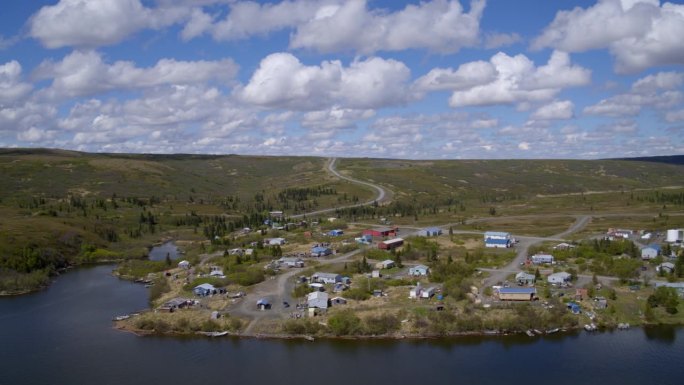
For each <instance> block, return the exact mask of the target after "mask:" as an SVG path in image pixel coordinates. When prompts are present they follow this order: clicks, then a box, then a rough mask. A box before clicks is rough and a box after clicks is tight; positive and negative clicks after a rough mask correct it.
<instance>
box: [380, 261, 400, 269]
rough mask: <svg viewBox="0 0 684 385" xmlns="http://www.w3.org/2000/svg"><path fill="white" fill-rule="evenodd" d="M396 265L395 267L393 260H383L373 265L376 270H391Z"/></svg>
mask: <svg viewBox="0 0 684 385" xmlns="http://www.w3.org/2000/svg"><path fill="white" fill-rule="evenodd" d="M396 265H397V264H396V263H395V262H394V261H393V260H391V259H385V260H384V261H382V262H378V263H376V264H375V268H376V269H391V268H393V267H394V266H396Z"/></svg>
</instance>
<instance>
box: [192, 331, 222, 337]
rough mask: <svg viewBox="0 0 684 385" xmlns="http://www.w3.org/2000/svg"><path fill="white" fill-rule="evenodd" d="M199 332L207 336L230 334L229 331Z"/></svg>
mask: <svg viewBox="0 0 684 385" xmlns="http://www.w3.org/2000/svg"><path fill="white" fill-rule="evenodd" d="M197 333H198V334H201V335H203V336H207V337H223V336H226V335H228V332H197Z"/></svg>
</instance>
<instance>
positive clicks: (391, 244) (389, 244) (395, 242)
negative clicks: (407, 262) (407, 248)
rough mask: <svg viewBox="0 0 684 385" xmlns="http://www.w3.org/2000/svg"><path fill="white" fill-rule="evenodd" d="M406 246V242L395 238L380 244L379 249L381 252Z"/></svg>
mask: <svg viewBox="0 0 684 385" xmlns="http://www.w3.org/2000/svg"><path fill="white" fill-rule="evenodd" d="M403 244H404V240H403V239H401V238H394V239H390V240H387V241H382V242H380V243H378V249H380V250H393V249H396V248H397V247H401V245H403Z"/></svg>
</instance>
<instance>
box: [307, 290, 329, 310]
mask: <svg viewBox="0 0 684 385" xmlns="http://www.w3.org/2000/svg"><path fill="white" fill-rule="evenodd" d="M306 302H307V304H308V306H309V308H318V309H327V308H328V293H325V292H322V291H314V292H313V293H309V295H307V297H306Z"/></svg>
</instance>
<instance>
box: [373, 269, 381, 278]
mask: <svg viewBox="0 0 684 385" xmlns="http://www.w3.org/2000/svg"><path fill="white" fill-rule="evenodd" d="M380 277H382V274H381V273H380V270H373V271H371V278H380Z"/></svg>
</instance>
